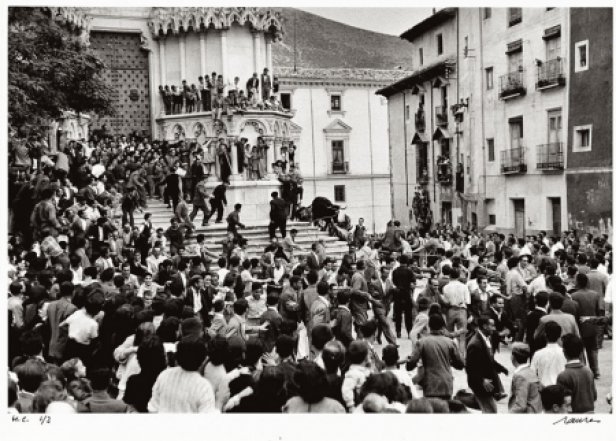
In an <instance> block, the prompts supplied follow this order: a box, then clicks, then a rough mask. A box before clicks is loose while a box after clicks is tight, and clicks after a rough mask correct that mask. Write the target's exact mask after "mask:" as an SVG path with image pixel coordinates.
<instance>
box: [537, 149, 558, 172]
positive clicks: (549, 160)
mask: <svg viewBox="0 0 616 441" xmlns="http://www.w3.org/2000/svg"><path fill="white" fill-rule="evenodd" d="M564 168H565V161H564V158H563V143H562V142H551V143H549V144H541V145H538V146H537V170H545V171H549V170H563V169H564Z"/></svg>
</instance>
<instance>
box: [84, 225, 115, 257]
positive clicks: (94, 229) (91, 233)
mask: <svg viewBox="0 0 616 441" xmlns="http://www.w3.org/2000/svg"><path fill="white" fill-rule="evenodd" d="M110 232H111V229H110V228H109V225H107V218H105V217H99V218H98V219H97V220H96V223H95V224H93V225H90V227H89V228H88V240H89V241H90V247H91V249H92V254H93V256H94V255H96V256H98V255H99V254H100V251H101V248H102V247H103V246H106V245H107V241H108V240H109V234H110Z"/></svg>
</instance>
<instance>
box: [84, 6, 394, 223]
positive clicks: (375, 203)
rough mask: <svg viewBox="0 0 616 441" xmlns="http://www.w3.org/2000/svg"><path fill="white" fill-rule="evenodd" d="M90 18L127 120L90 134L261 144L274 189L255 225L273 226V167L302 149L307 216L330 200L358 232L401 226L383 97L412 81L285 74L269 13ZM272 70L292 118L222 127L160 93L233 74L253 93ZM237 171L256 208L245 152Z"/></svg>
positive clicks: (388, 75) (233, 118) (257, 116)
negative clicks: (269, 222)
mask: <svg viewBox="0 0 616 441" xmlns="http://www.w3.org/2000/svg"><path fill="white" fill-rule="evenodd" d="M84 12H85V14H86V15H87V17H88V31H89V32H88V35H89V40H90V47H91V48H92V49H93V50H95V51H96V52H97V53H98V54H99V56H100V57H101V58H102V60H103V61H104V62H105V65H106V67H107V69H106V72H105V75H106V80H107V81H108V82H109V83H110V84H112V85H113V86H114V90H115V96H114V97H113V99H114V101H115V108H116V113H115V114H114V115H112V116H109V117H103V118H100V119H99V118H95V117H94V118H92V122H91V129H97V128H100V127H102V125H103V124H104V125H105V127H106V129H107V130H108V131H109V132H110V133H115V134H121V133H123V134H128V133H134V132H137V133H142V134H146V135H148V136H149V137H150V138H151V139H158V140H167V141H170V142H173V141H179V140H185V141H188V142H191V141H197V142H199V143H200V144H202V145H204V144H208V143H209V144H210V145H214V146H215V143H216V142H217V140H219V139H220V138H224V140H225V142H227V143H228V145H233V143H234V142H235V141H236V140H238V139H241V138H246V139H247V140H248V143H249V144H250V145H254V144H256V140H257V138H262V139H263V140H265V142H266V143H267V145H268V146H269V148H268V149H267V150H266V156H267V157H266V158H265V161H264V162H265V164H266V167H267V170H266V172H267V177H268V178H269V182H270V183H269V184H268V185H265V182H262V181H261V182H259V185H258V187H263V189H262V191H261V192H260V194H259V195H258V203H256V204H254V206H253V207H251V208H245V210H246V214H245V216H246V217H247V218H254V219H255V220H256V219H262V218H264V217H266V216H267V204H266V203H265V204H263V203H264V202H266V201H267V200H268V199H269V197H268V196H269V193H268V191H269V190H270V187H273V186H275V184H276V181H275V175H274V174H273V170H272V164H273V163H274V162H276V161H278V160H286V155H287V153H286V152H287V149H288V146H289V145H290V143H293V144H295V146H297V153H296V160H295V161H296V162H297V163H298V164H299V168H300V171H301V173H302V176H303V177H304V181H305V182H304V205H307V204H309V203H310V202H311V201H312V199H313V198H314V197H315V196H317V195H318V196H325V197H328V198H330V199H331V200H332V201H333V202H335V203H337V204H339V205H341V206H343V207H345V208H346V210H347V214H349V216H351V218H352V220H353V222H356V221H357V219H358V218H359V217H363V218H364V219H365V223H366V225H367V226H368V228H369V229H372V230H373V231H376V232H379V231H384V228H385V223H386V222H387V221H388V220H389V219H390V218H391V203H390V201H391V195H390V174H389V149H388V146H387V143H388V137H387V131H388V116H387V106H386V103H385V101H384V100H383V99H382V98H381V97H379V96H376V94H375V92H376V90H377V89H379V88H381V87H383V86H384V85H386V84H388V83H390V82H391V81H394V80H396V79H398V78H400V77H401V76H402V75H403V74H405V73H404V72H402V71H374V70H364V69H311V68H299V69H292V68H289V67H285V66H277V65H275V63H274V60H273V59H274V57H273V52H274V45H276V44H281V41H282V38H283V35H284V29H283V24H284V17H282V16H281V15H280V13H279V12H277V11H273V10H268V9H266V8H204V7H198V8H196V7H195V8H136V7H133V8H102V7H101V8H86V9H84ZM264 69H268V72H269V74H270V75H271V78H272V79H274V78H275V79H276V84H275V87H276V88H275V89H274V92H275V91H276V90H277V91H278V93H277V94H276V95H277V97H278V99H279V100H280V103H281V107H282V108H281V109H278V110H272V109H247V110H246V111H244V112H240V113H236V114H233V115H229V116H227V115H225V116H223V117H222V118H221V119H219V120H218V119H215V118H214V117H213V115H212V112H211V111H209V110H205V109H203V108H199V109H197V110H196V111H194V112H190V113H179V114H178V113H174V114H170V112H166V110H168V109H165V105H164V102H163V96H162V94H161V93H160V91H159V87H160V86H163V88H164V87H165V86H169V87H171V86H175V87H176V88H180V87H183V84H186V85H188V86H189V87H191V86H192V85H193V84H194V85H195V86H196V87H198V85H199V77H200V76H203V77H205V75H211V74H212V73H216V75H222V76H223V78H224V83H225V85H226V86H228V87H230V86H232V85H233V84H234V79H235V78H236V77H237V78H239V80H238V86H239V87H238V88H239V89H244V88H245V87H246V83H247V80H248V79H249V78H251V76H253V74H254V73H257V77H258V78H261V74H262V73H263V71H264ZM183 82H185V83H183ZM212 143H213V144H212ZM213 148H215V147H213ZM231 163H232V175H231V181H232V187H233V188H235V189H238V194H237V195H236V198H237V202H243V201H244V200H250V199H254V197H253V195H249V194H248V193H247V192H251V191H255V190H254V188H255V186H254V185H253V184H254V182H253V183H248V182H244V180H243V179H242V176H240V174H238V169H237V164H238V158H237V153H236V149H232V158H231ZM244 184H245V185H244ZM212 185H213V183H212ZM243 187H246V188H245V190H242V191H241V192H240V190H239V189H240V188H243ZM265 187H267V188H265ZM232 193H233V192H232ZM261 193H263V194H261ZM230 202H231V201H230Z"/></svg>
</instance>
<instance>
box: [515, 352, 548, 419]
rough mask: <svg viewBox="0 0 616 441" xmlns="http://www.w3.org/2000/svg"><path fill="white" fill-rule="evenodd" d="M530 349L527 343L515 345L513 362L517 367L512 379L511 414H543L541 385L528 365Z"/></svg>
mask: <svg viewBox="0 0 616 441" xmlns="http://www.w3.org/2000/svg"><path fill="white" fill-rule="evenodd" d="M529 358H530V348H529V347H528V345H527V344H526V343H514V344H513V347H512V348H511V362H512V363H513V366H514V367H515V370H514V371H513V378H512V379H511V397H510V398H509V412H510V413H541V410H542V405H541V395H540V394H539V390H540V389H541V383H540V382H539V378H538V377H537V374H536V373H535V372H533V370H532V369H531V368H530V365H529V364H528V360H529Z"/></svg>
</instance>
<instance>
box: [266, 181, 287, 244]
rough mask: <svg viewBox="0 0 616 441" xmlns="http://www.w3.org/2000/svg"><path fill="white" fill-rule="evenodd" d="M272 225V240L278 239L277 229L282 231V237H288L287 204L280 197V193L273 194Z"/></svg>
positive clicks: (270, 228)
mask: <svg viewBox="0 0 616 441" xmlns="http://www.w3.org/2000/svg"><path fill="white" fill-rule="evenodd" d="M270 207H271V209H270V223H269V226H268V230H269V236H270V240H271V239H273V238H274V237H276V229H277V228H278V229H280V235H281V236H282V237H283V238H285V237H287V203H286V202H285V201H284V200H283V199H282V198H280V197H278V192H277V191H274V192H272V200H271V201H270Z"/></svg>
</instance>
